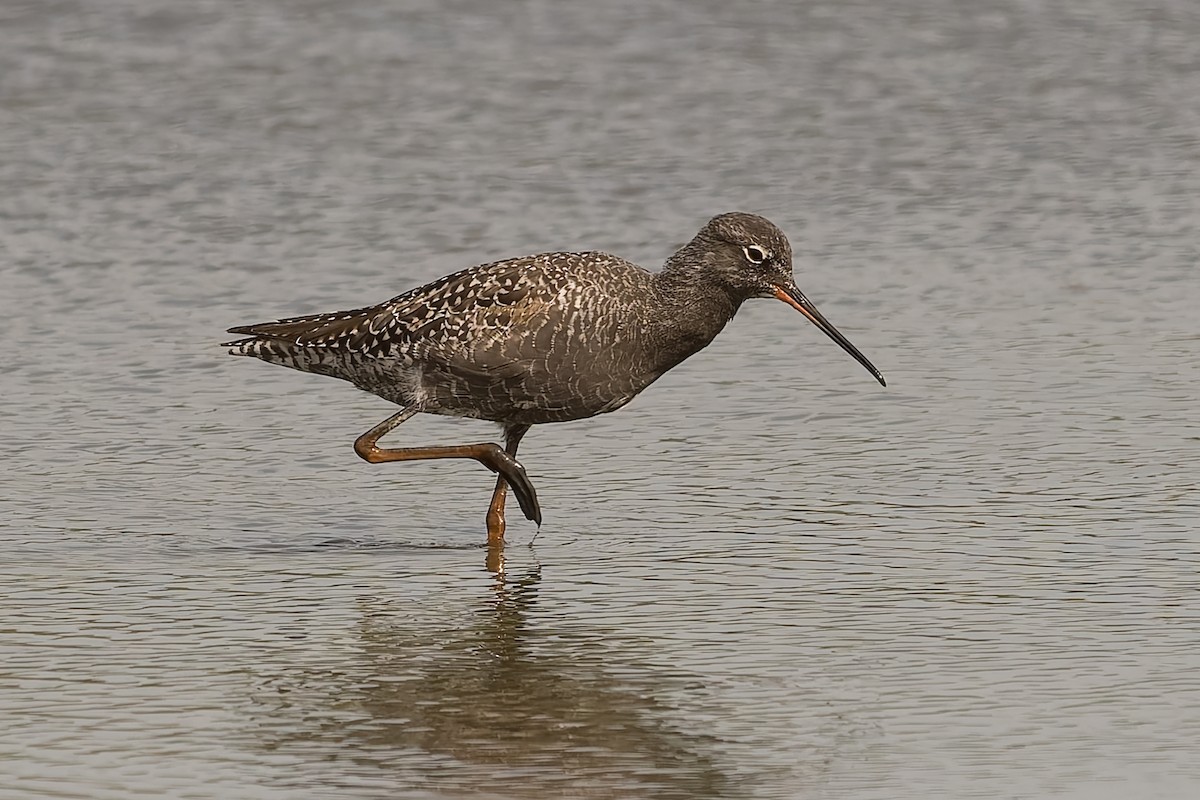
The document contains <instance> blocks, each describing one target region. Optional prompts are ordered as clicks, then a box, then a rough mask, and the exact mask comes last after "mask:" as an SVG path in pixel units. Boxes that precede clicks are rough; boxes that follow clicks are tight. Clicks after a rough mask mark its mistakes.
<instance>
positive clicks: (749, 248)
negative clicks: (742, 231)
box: [742, 244, 767, 264]
mask: <svg viewBox="0 0 1200 800" xmlns="http://www.w3.org/2000/svg"><path fill="white" fill-rule="evenodd" d="M742 252H743V253H745V254H746V260H747V261H749V262H750V263H751V264H761V263H763V262H764V261H766V260H767V251H766V250H763V249H762V248H761V247H759V246H758V245H756V244H750V245H746V246H745V247H743V248H742Z"/></svg>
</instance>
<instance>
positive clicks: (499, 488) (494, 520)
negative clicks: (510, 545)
mask: <svg viewBox="0 0 1200 800" xmlns="http://www.w3.org/2000/svg"><path fill="white" fill-rule="evenodd" d="M528 432H529V426H528V425H512V426H510V427H508V428H505V430H504V452H506V453H508V454H509V455H510V456H512V457H513V458H514V459H515V458H516V457H517V447H519V446H520V444H521V438H522V437H523V436H524V435H525V434H526V433H528ZM507 496H508V481H507V480H506V479H505V478H504V476H503V475H500V476H498V477H497V478H496V488H495V490H494V491H493V492H492V502H491V503H490V504H489V505H488V511H487V532H488V545H496V544H499V543H501V542H503V541H504V528H505V523H504V500H505V498H506V497H507ZM538 524H539V525H540V524H541V522H540V521H539V522H538Z"/></svg>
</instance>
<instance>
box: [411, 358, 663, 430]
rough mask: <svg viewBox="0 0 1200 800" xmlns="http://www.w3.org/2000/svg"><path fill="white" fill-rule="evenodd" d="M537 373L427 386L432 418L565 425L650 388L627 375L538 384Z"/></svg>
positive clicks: (564, 378)
mask: <svg viewBox="0 0 1200 800" xmlns="http://www.w3.org/2000/svg"><path fill="white" fill-rule="evenodd" d="M538 378H539V376H538V374H537V372H536V371H533V372H531V373H529V374H524V375H519V376H513V377H509V378H505V379H501V380H496V381H478V380H472V381H461V380H447V381H439V382H437V383H436V384H432V385H431V383H430V382H428V381H426V384H425V386H426V389H427V390H428V391H429V392H430V401H429V402H428V403H427V406H428V410H429V411H430V412H431V413H435V414H442V415H445V416H457V417H473V418H477V419H487V420H492V421H494V422H501V423H507V424H524V425H540V424H544V423H549V422H569V421H571V420H576V419H586V418H588V417H594V416H596V415H597V414H605V413H608V412H610V411H616V410H617V409H618V408H620V407H622V406H624V405H625V404H626V403H628V402H629V401H630V400H632V399H633V398H634V397H635V396H636V395H637V394H638V392H640V391H641V390H642V389H643V388H645V386H647V385H648V384H649V383H650V380H643V379H639V378H636V377H630V376H612V377H608V376H603V375H599V376H598V375H596V374H586V375H583V374H581V375H574V376H560V377H559V378H558V379H556V380H553V381H547V380H539V379H538Z"/></svg>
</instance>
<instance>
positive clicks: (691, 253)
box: [667, 212, 887, 386]
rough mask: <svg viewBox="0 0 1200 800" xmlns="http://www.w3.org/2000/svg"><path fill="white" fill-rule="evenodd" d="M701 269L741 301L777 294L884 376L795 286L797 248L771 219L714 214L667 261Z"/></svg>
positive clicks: (779, 298) (669, 263) (851, 353)
mask: <svg viewBox="0 0 1200 800" xmlns="http://www.w3.org/2000/svg"><path fill="white" fill-rule="evenodd" d="M672 262H674V263H675V264H676V265H677V266H678V267H680V268H683V267H684V265H689V266H691V267H692V268H696V267H699V268H701V269H703V270H704V272H706V273H707V274H708V275H710V276H711V277H712V278H715V279H716V280H718V281H719V282H720V283H721V284H722V285H723V286H724V287H725V288H726V290H727V291H729V292H730V294H731V295H733V296H734V297H735V298H737V300H738V302H740V301H741V300H745V299H749V298H751V297H774V298H776V299H777V300H782V301H783V302H785V303H787V304H788V305H790V306H791V307H792V308H794V309H796V310H797V311H799V312H800V313H801V314H803V315H804V316H805V317H807V318H808V319H809V321H810V322H812V323H813V324H814V325H816V326H817V327H818V328H820V329H821V331H822V332H824V333H825V335H826V336H828V337H829V338H830V339H833V340H834V341H835V342H837V343H838V345H840V346H841V348H842V349H843V350H845V351H846V352H847V353H849V354H850V355H851V356H853V357H854V359H855V360H856V361H858V363H860V364H862V365H863V366H864V367H866V368H867V370H868V371H869V372H870V373H871V374H872V375H874V376H875V379H876V380H877V381H879V383H880V384H881V385H883V386H886V385H887V383H886V382H885V381H884V379H883V375H882V374H880V372H879V370H877V369H875V366H874V365H873V364H872V363H871V362H870V361H868V360H867V357H866V356H864V355H863V354H862V353H860V352H859V351H858V348H856V347H855V346H854V345H853V344H851V343H850V340H849V339H847V338H846V337H845V336H843V335H842V334H841V333H840V332H839V331H838V329H837V328H835V327H833V325H832V324H831V323H830V322H829V320H827V319H825V317H824V315H823V314H821V312H820V311H818V310H817V307H816V306H815V305H813V303H812V301H811V300H809V299H808V298H807V297H805V296H804V293H803V292H801V291H800V289H799V288H798V287H797V286H796V280H795V278H794V277H793V275H792V246H791V244H789V243H788V239H787V236H785V235H784V233H783V231H781V230H779V228H777V227H776V226H775V225H774V224H773V223H772V222H771V221H769V220H767V219H764V218H763V217H760V216H758V215H756V214H746V213H743V212H733V213H730V214H721V215H720V216H717V217H713V218H712V219H710V220H709V221H708V224H707V225H705V226H704V227H703V228H701V229H700V232H699V233H697V234H696V236H695V238H693V239H692V241H690V242H688V243H687V244H686V245H684V246H683V247H682V248H681V249H680V250H679V252H678V253H676V254H675V255H674V256H672V257H671V260H670V261H668V262H667V264H668V267H670V266H671V265H672Z"/></svg>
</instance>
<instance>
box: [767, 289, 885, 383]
mask: <svg viewBox="0 0 1200 800" xmlns="http://www.w3.org/2000/svg"><path fill="white" fill-rule="evenodd" d="M775 296H776V297H778V298H779V299H780V300H782V301H783V302H785V303H787V304H788V305H789V306H791V307H792V308H794V309H796V310H797V311H799V312H800V313H801V314H803V315H804V316H806V317H808V321H809V322H811V323H812V324H813V325H816V326H817V327H818V328H820V329H821V330H822V331H824V332H825V335H826V336H828V337H829V338H830V339H833V340H834V341H835V342H837V343H838V344H839V345H840V346H841V348H842V349H843V350H845V351H846V352H847V353H849V354H850V355H852V356H854V360H855V361H857V362H858V363H860V364H862V365H863V366H864V367H866V368H867V371H868V372H870V373H871V374H872V375H874V376H875V380H877V381H879V385H880V386H887V381H885V380H884V379H883V375H882V374H881V373H880V372H879V370H877V369H875V365H874V364H872V363H871V362H870V361H868V360H867V357H866V356H864V355H863V354H862V353H860V352H858V348H857V347H855V346H854V345H852V344H850V340H849V339H847V338H846V337H845V336H842V334H841V333H839V332H838V329H837V328H835V327H833V324H832V323H830V321H829V320H827V319H825V315H824V314H822V313H821V312H820V311H817V307H816V306H814V305H813V304H812V301H811V300H809V299H808V298H807V297H805V296H804V292H802V291H800V290H799V289H797V288H796V286H795V284H793V285H791V286H776V287H775Z"/></svg>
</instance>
